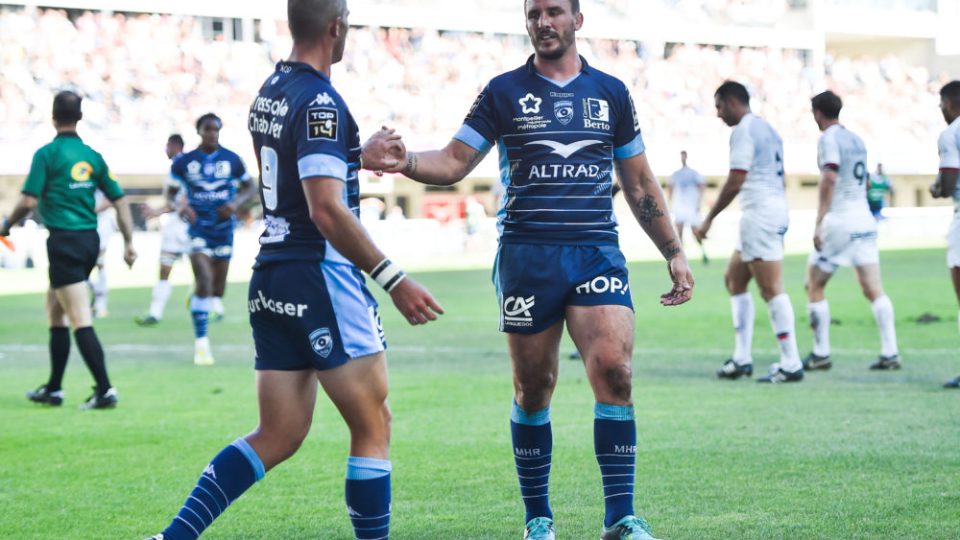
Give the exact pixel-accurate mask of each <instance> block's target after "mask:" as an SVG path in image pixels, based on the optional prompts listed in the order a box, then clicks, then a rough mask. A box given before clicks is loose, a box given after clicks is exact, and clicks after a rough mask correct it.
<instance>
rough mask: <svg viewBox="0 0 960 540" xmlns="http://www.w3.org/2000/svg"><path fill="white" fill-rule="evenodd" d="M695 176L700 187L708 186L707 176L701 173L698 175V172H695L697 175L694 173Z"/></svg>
mask: <svg viewBox="0 0 960 540" xmlns="http://www.w3.org/2000/svg"><path fill="white" fill-rule="evenodd" d="M693 174H694V176H695V177H696V179H697V185H698V186H705V185H707V178H706V177H705V176H703V175H702V174H700V173H698V172H695V173H693Z"/></svg>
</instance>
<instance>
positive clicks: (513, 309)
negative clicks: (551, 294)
mask: <svg viewBox="0 0 960 540" xmlns="http://www.w3.org/2000/svg"><path fill="white" fill-rule="evenodd" d="M535 304H536V297H534V296H528V297H526V298H524V297H522V296H509V297H507V298H506V299H504V301H503V323H504V325H508V326H533V315H532V314H531V313H530V310H531V309H532V308H533V306H534V305H535Z"/></svg>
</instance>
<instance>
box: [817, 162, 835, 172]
mask: <svg viewBox="0 0 960 540" xmlns="http://www.w3.org/2000/svg"><path fill="white" fill-rule="evenodd" d="M820 168H821V169H829V170H831V171H833V172H839V171H840V166H839V165H837V164H836V163H824V164H823V167H820Z"/></svg>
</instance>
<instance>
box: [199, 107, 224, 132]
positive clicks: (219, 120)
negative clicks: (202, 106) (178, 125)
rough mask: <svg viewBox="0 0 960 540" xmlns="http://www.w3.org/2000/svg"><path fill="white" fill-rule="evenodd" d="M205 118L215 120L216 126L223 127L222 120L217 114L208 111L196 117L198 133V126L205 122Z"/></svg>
mask: <svg viewBox="0 0 960 540" xmlns="http://www.w3.org/2000/svg"><path fill="white" fill-rule="evenodd" d="M207 120H216V122H217V127H218V128H222V127H223V120H221V119H220V117H219V116H217V115H215V114H213V113H212V112H208V113H207V114H205V115H203V116H201V117H200V118H197V133H200V126H202V125H203V123H204V122H206V121H207Z"/></svg>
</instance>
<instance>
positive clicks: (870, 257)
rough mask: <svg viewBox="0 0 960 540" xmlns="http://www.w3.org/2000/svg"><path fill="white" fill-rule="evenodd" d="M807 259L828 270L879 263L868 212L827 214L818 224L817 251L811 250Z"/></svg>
mask: <svg viewBox="0 0 960 540" xmlns="http://www.w3.org/2000/svg"><path fill="white" fill-rule="evenodd" d="M807 263H808V264H809V265H811V266H813V265H816V266H817V268H819V269H820V270H822V271H824V272H826V273H828V274H832V273H833V272H835V271H836V270H837V268H838V267H840V266H852V267H860V266H867V265H870V264H879V263H880V250H879V249H878V248H877V222H876V220H875V219H874V218H873V216H872V215H870V214H868V213H862V214H861V213H857V214H849V213H845V214H839V215H833V214H827V215H826V216H824V217H823V222H822V223H821V225H820V251H817V250H816V249H815V250H813V252H812V253H810V257H809V258H808V259H807Z"/></svg>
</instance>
